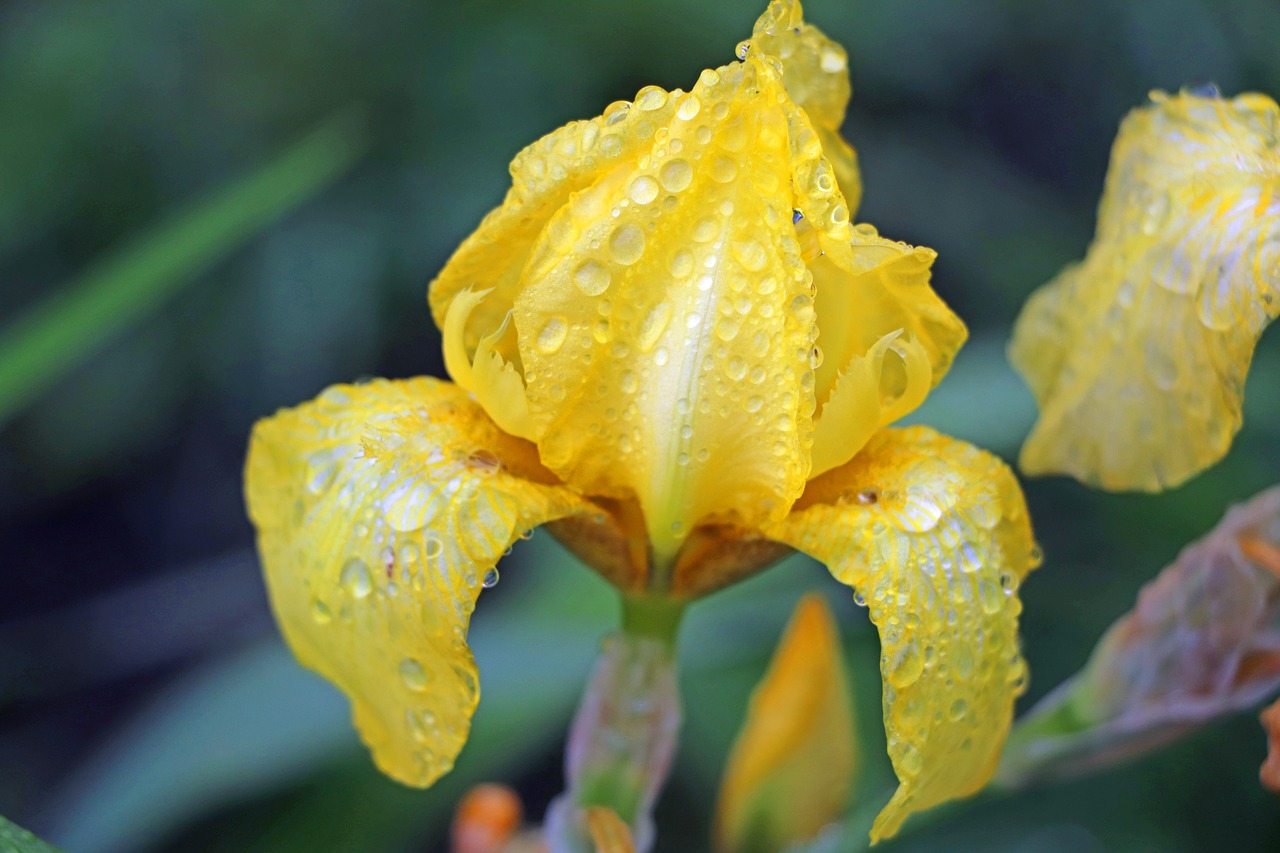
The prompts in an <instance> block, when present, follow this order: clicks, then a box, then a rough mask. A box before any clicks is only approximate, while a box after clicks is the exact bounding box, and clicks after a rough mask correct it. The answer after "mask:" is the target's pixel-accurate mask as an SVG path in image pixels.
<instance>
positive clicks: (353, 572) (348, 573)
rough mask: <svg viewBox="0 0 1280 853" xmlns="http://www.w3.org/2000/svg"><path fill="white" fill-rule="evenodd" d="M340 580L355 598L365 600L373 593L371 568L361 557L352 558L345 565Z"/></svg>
mask: <svg viewBox="0 0 1280 853" xmlns="http://www.w3.org/2000/svg"><path fill="white" fill-rule="evenodd" d="M339 579H340V581H341V582H342V585H343V587H345V588H346V590H347V592H349V593H350V594H351V595H352V597H353V598H364V597H365V596H367V595H368V594H369V593H371V592H373V579H372V577H370V575H369V567H368V566H367V565H365V562H364V560H362V559H360V558H359V557H352V558H351V559H349V560H347V562H346V563H344V564H343V566H342V574H341V575H340V577H339Z"/></svg>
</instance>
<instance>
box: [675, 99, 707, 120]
mask: <svg viewBox="0 0 1280 853" xmlns="http://www.w3.org/2000/svg"><path fill="white" fill-rule="evenodd" d="M701 109H702V101H700V100H698V96H697V95H695V94H693V93H692V92H690V93H689V94H687V95H685V96H684V97H683V98H681V99H680V104H679V106H677V107H676V115H677V116H678V117H680V118H682V119H684V120H685V121H689V120H690V119H692V118H693V117H694V116H696V115H697V114H698V111H699V110H701Z"/></svg>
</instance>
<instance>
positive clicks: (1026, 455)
mask: <svg viewBox="0 0 1280 853" xmlns="http://www.w3.org/2000/svg"><path fill="white" fill-rule="evenodd" d="M1151 100H1152V102H1151V104H1149V105H1147V106H1145V107H1141V108H1139V109H1136V110H1134V111H1132V112H1131V113H1130V114H1129V115H1128V117H1127V118H1125V120H1124V123H1123V124H1122V125H1121V127H1120V133H1119V134H1118V135H1117V136H1116V141H1115V145H1114V147H1113V148H1112V150H1111V166H1110V168H1109V170H1108V172H1107V182H1106V189H1105V191H1104V193H1103V196H1102V203H1101V205H1100V206H1099V209H1098V228H1097V234H1096V235H1095V237H1094V239H1093V243H1092V245H1091V246H1090V247H1089V251H1088V253H1087V254H1086V255H1085V258H1084V260H1083V261H1081V262H1079V263H1076V264H1072V265H1070V266H1068V267H1067V268H1066V269H1065V270H1063V271H1062V272H1061V273H1059V275H1058V276H1057V278H1055V279H1054V280H1053V281H1051V282H1049V283H1048V284H1046V285H1045V286H1044V287H1042V288H1040V290H1038V291H1037V292H1036V293H1035V294H1034V295H1033V296H1032V297H1031V299H1030V300H1028V302H1027V305H1026V307H1025V308H1024V309H1023V311H1022V315H1021V316H1020V317H1019V318H1018V322H1017V326H1016V327H1015V329H1014V336H1013V343H1012V344H1011V346H1010V349H1009V355H1010V358H1011V360H1012V361H1013V364H1014V366H1015V367H1017V368H1018V370H1019V371H1020V372H1021V373H1022V375H1023V376H1025V377H1026V379H1027V382H1028V384H1030V386H1031V390H1032V391H1033V392H1034V393H1035V396H1036V399H1037V401H1038V402H1039V404H1040V420H1039V421H1038V422H1037V423H1036V426H1035V429H1033V430H1032V432H1031V435H1030V436H1029V437H1028V438H1027V443H1026V445H1025V446H1024V447H1023V449H1022V457H1021V460H1020V464H1021V466H1022V468H1023V470H1024V471H1026V472H1027V473H1029V474H1049V473H1061V474H1070V475H1072V476H1074V477H1075V478H1077V479H1079V480H1081V481H1083V482H1085V483H1088V484H1089V485H1092V486H1097V487H1100V488H1103V489H1109V490H1114V491H1127V490H1141V491H1147V492H1157V491H1160V490H1161V489H1166V488H1170V487H1173V486H1176V485H1178V484H1179V483H1182V482H1183V481H1185V480H1187V479H1188V478H1190V477H1192V476H1194V475H1195V474H1198V473H1200V472H1201V471H1203V470H1204V469H1205V468H1208V467H1209V466H1210V465H1213V464H1214V463H1215V462H1217V461H1218V460H1219V459H1221V458H1222V457H1223V456H1225V455H1226V452H1227V450H1228V448H1229V447H1230V446H1231V440H1232V438H1234V437H1235V434H1236V432H1237V431H1239V429H1240V423H1241V415H1240V407H1241V403H1242V401H1243V399H1244V384H1245V376H1246V374H1247V373H1248V370H1249V362H1250V360H1251V359H1252V358H1253V349H1254V346H1255V345H1256V344H1257V342H1258V338H1259V337H1260V336H1261V334H1262V331H1263V329H1265V328H1266V326H1267V324H1268V323H1270V322H1271V321H1272V320H1274V319H1275V318H1276V316H1277V315H1280V146H1278V145H1277V135H1278V134H1280V107H1277V106H1276V103H1275V101H1273V100H1271V99H1270V98H1268V97H1267V96H1265V95H1259V94H1246V95H1241V96H1239V97H1237V98H1233V99H1231V100H1226V99H1223V98H1221V97H1219V96H1218V94H1217V92H1216V91H1209V92H1191V91H1188V92H1182V93H1180V94H1178V95H1173V96H1170V95H1166V94H1165V93H1163V92H1153V93H1152V98H1151Z"/></svg>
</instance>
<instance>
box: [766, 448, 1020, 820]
mask: <svg viewBox="0 0 1280 853" xmlns="http://www.w3.org/2000/svg"><path fill="white" fill-rule="evenodd" d="M765 532H766V533H767V534H769V535H771V536H773V537H774V538H775V539H778V540H779V541H781V542H785V543H786V544H788V545H791V546H793V547H795V548H797V549H799V550H802V551H805V552H806V553H808V554H810V555H812V556H814V557H816V558H817V559H819V560H821V561H823V562H824V563H826V565H827V567H828V568H829V569H830V570H831V573H832V574H833V575H835V577H836V578H837V579H838V580H840V581H842V582H843V583H846V584H849V585H850V586H853V587H854V588H855V589H856V591H857V596H858V598H859V600H860V601H864V602H865V603H866V605H867V606H868V608H869V609H870V615H871V621H872V622H874V623H875V625H876V627H877V629H878V630H879V632H880V643H881V659H880V672H881V675H882V676H883V678H884V721H885V731H886V733H887V735H888V740H889V757H890V759H891V760H892V761H893V767H894V771H895V772H896V773H897V775H898V780H899V786H898V790H897V792H896V793H895V794H894V795H893V799H891V800H890V801H889V804H888V805H887V806H886V807H885V809H884V810H883V811H882V812H881V813H880V816H879V817H878V818H877V819H876V823H875V826H874V827H873V829H872V839H873V840H879V839H883V838H888V837H890V836H892V835H893V834H894V833H896V832H897V831H898V828H899V827H900V826H901V825H902V821H903V820H904V819H906V817H907V816H908V815H909V814H911V813H912V812H915V811H919V810H921V809H926V808H929V807H931V806H933V805H936V804H938V803H941V802H943V801H945V800H949V799H952V798H954V797H961V796H965V795H968V794H972V793H974V792H975V791H977V790H978V789H980V788H981V787H982V786H983V785H985V784H986V782H987V780H988V779H989V778H990V777H991V774H992V772H993V771H994V769H995V765H996V760H997V759H998V758H999V755H1000V747H1001V745H1002V744H1003V743H1004V739H1005V737H1006V735H1007V734H1008V731H1009V724H1010V720H1011V718H1012V715H1013V703H1014V699H1015V698H1016V697H1017V696H1018V694H1019V693H1021V692H1022V690H1023V689H1024V682H1025V678H1026V665H1025V663H1024V662H1023V660H1022V656H1021V655H1020V654H1019V651H1018V638H1017V628H1018V613H1019V611H1020V610H1021V609H1022V608H1021V604H1020V603H1019V601H1018V598H1017V596H1016V595H1015V594H1014V590H1015V588H1016V587H1017V585H1018V583H1019V582H1020V581H1021V579H1022V578H1023V576H1024V575H1025V574H1026V573H1027V572H1028V571H1030V570H1031V568H1033V567H1034V565H1035V563H1036V561H1037V560H1038V556H1037V553H1036V552H1035V545H1034V541H1033V539H1032V535H1031V526H1030V522H1029V521H1028V518H1027V513H1026V506H1025V503H1024V501H1023V497H1022V492H1021V490H1020V489H1019V488H1018V484H1017V481H1016V480H1015V479H1014V477H1013V474H1012V472H1011V471H1010V470H1009V469H1008V467H1007V466H1005V465H1004V464H1003V463H1002V462H1000V461H999V460H998V459H996V458H995V457H993V456H991V455H990V454H988V453H985V452H984V451H981V450H978V449H977V448H974V447H971V446H970V445H967V444H965V443H963V442H960V441H955V440H953V439H950V438H947V437H945V436H942V435H939V434H938V433H936V432H934V431H933V430H930V429H927V428H925V427H912V428H908V429H902V430H896V429H890V430H883V431H881V432H880V433H878V434H877V435H876V436H875V437H874V438H872V440H871V441H870V442H869V443H868V444H867V446H866V447H865V448H864V449H863V450H862V452H861V453H859V454H858V455H857V456H855V457H854V458H853V460H852V461H851V462H849V463H848V464H846V465H844V466H842V467H840V468H836V469H835V470H832V471H829V472H828V473H826V474H824V475H822V476H821V477H818V478H816V479H815V480H813V481H812V482H811V483H810V484H809V488H808V489H807V490H806V491H805V494H804V496H803V497H802V498H801V499H800V501H798V502H797V504H796V508H795V509H794V510H792V513H791V515H790V516H788V517H787V518H786V519H785V520H784V521H782V522H780V523H778V524H775V525H772V526H770V527H766V528H765Z"/></svg>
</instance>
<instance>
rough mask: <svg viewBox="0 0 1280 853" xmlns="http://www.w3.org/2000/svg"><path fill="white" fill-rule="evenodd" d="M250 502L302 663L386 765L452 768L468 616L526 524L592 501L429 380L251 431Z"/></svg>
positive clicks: (402, 772)
mask: <svg viewBox="0 0 1280 853" xmlns="http://www.w3.org/2000/svg"><path fill="white" fill-rule="evenodd" d="M245 489H246V494H247V499H248V504H249V514H250V516H251V518H252V519H253V523H254V525H255V526H256V527H257V529H258V548H259V552H260V554H261V557H262V562H263V567H264V570H265V573H266V578H267V585H268V588H269V591H270V594H271V604H272V607H273V609H274V610H275V613H276V618H277V620H278V621H279V623H280V626H281V628H282V629H283V631H284V634H285V637H286V639H287V640H288V642H289V645H290V647H291V648H292V649H293V651H294V653H295V654H296V655H297V656H298V659H299V660H300V661H301V662H302V663H303V664H305V665H306V666H308V667H311V668H312V669H314V670H316V671H317V672H319V673H320V674H322V675H324V676H325V677H326V678H328V679H329V680H330V681H332V682H333V683H334V684H335V685H337V686H338V687H339V688H341V689H342V691H343V692H344V693H346V694H347V696H348V697H349V698H350V700H351V704H352V716H353V718H354V720H355V724H356V728H357V729H359V731H360V735H361V737H362V738H363V739H364V741H365V743H367V744H368V746H369V748H370V749H371V750H372V751H373V755H374V760H375V761H376V762H377V764H378V766H379V767H380V768H381V769H382V770H383V771H384V772H385V773H387V774H388V775H390V776H393V777H395V778H396V779H399V780H400V781H402V782H405V783H407V784H410V785H419V786H425V785H429V784H430V783H431V782H433V781H435V779H437V778H438V777H439V776H440V775H442V774H443V773H446V772H447V771H448V770H449V769H450V768H452V766H453V761H454V758H455V757H456V756H457V754H458V752H459V750H460V749H461V748H462V744H463V742H464V741H465V740H466V737H467V732H468V730H469V728H470V720H471V714H472V711H473V710H474V709H475V706H476V702H477V700H478V698H479V683H478V681H477V673H476V667H475V661H474V659H473V658H472V656H471V651H470V649H468V648H467V644H466V635H467V626H468V624H469V623H470V620H471V612H472V610H473V608H474V606H475V602H476V599H477V597H478V596H479V594H480V591H481V589H482V588H483V586H484V585H485V583H486V575H487V573H488V572H489V571H490V570H491V569H492V568H493V566H494V564H495V563H496V562H497V561H498V558H499V557H500V556H501V555H502V553H503V551H504V550H505V549H506V548H508V547H509V546H510V545H511V544H512V542H514V541H515V539H516V538H518V537H519V536H520V535H521V533H522V532H523V531H525V530H527V529H528V528H531V527H534V526H536V525H538V524H541V523H543V522H545V521H548V520H550V519H555V518H560V517H563V516H567V515H570V514H574V513H579V512H593V511H594V510H593V508H592V507H591V505H590V504H589V503H587V502H586V501H584V500H583V499H581V498H579V497H577V496H576V495H574V494H573V493H571V492H570V491H569V490H568V489H566V488H564V487H563V486H560V485H558V484H557V483H556V481H555V478H554V477H553V476H552V475H551V474H550V473H549V472H548V471H547V470H546V469H544V468H543V467H542V466H541V465H540V464H539V463H538V462H537V455H536V452H535V451H534V448H533V446H532V445H530V444H528V443H527V442H524V441H521V440H520V439H516V438H512V437H511V436H508V435H505V434H503V433H502V432H501V431H500V430H498V428H497V427H496V426H494V424H493V423H492V422H491V421H490V420H489V418H488V417H487V416H486V415H485V414H484V413H483V411H481V409H480V407H479V406H478V405H477V404H476V403H475V402H474V401H473V400H471V399H470V398H469V397H468V396H467V395H466V394H465V393H464V392H463V391H461V390H460V389H458V388H457V387H456V386H454V385H451V384H449V383H447V382H441V381H439V380H436V379H425V378H424V379H412V380H407V381H403V382H388V381H384V380H378V381H375V382H371V383H368V384H363V385H338V386H334V387H332V388H330V389H328V390H327V391H325V392H324V393H323V394H321V395H320V396H319V397H318V398H316V399H315V400H313V401H311V402H309V403H305V404H303V405H301V406H298V407H297V408H294V409H286V410H283V411H281V412H279V413H278V414H276V415H275V416H273V417H270V418H267V419H265V420H263V421H261V422H259V424H258V425H257V427H256V428H255V429H254V433H253V439H252V442H251V445H250V450H249V460H248V464H247V470H246V485H245Z"/></svg>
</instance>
